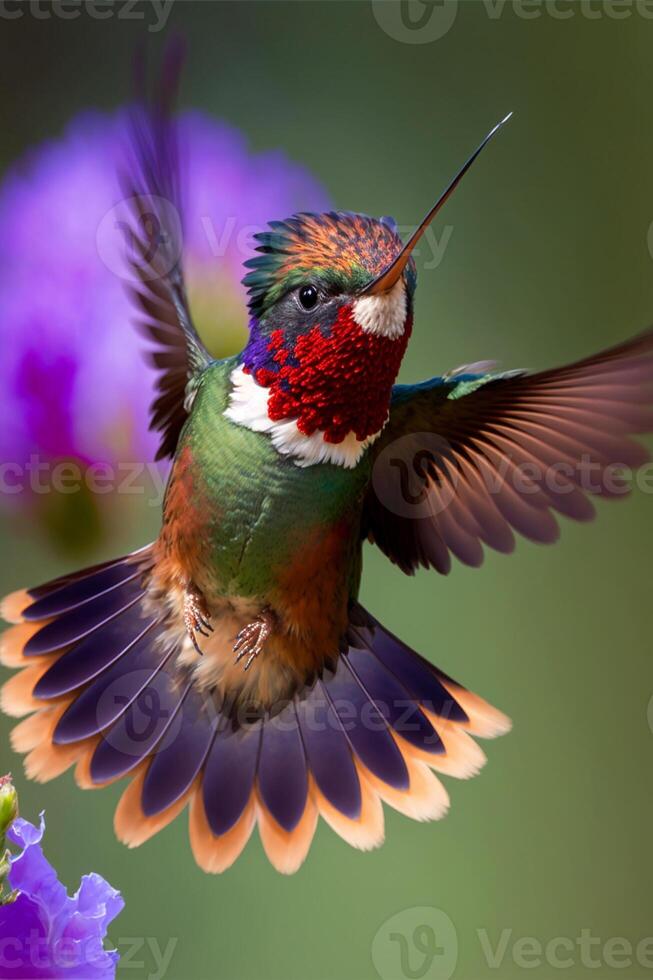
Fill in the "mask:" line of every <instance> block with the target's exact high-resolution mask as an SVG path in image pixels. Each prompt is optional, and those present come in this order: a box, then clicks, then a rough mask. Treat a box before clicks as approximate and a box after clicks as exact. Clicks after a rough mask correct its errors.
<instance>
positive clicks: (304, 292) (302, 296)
mask: <svg viewBox="0 0 653 980" xmlns="http://www.w3.org/2000/svg"><path fill="white" fill-rule="evenodd" d="M298 298H299V305H300V306H301V307H302V309H303V310H314V309H315V307H316V306H317V303H318V299H319V296H318V292H317V289H316V288H315V286H302V287H301V289H300V290H299V293H298Z"/></svg>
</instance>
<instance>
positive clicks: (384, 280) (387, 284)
mask: <svg viewBox="0 0 653 980" xmlns="http://www.w3.org/2000/svg"><path fill="white" fill-rule="evenodd" d="M511 116H512V112H509V113H508V115H507V116H506V117H505V118H504V119H502V120H501V122H498V123H497V124H496V126H495V127H494V129H491V130H490V132H489V133H488V134H487V136H486V137H485V139H484V140H483V142H482V143H481V144H480V146H478V147H477V148H476V150H474V152H473V153H472V155H471V157H470V158H469V160H468V161H467V162H466V163H465V164H463V166H462V167H461V168H460V170H459V171H458V173H457V174H456V176H455V177H454V179H453V180H452V181H451V183H450V184H449V186H448V187H447V189H446V191H445V192H444V193H443V194H441V195H440V197H439V198H438V199H437V201H436V202H435V204H434V205H433V207H432V208H431V210H430V211H429V213H428V214H427V215H426V217H425V218H424V219H423V220H422V221H421V222H420V224H419V225H418V226H417V229H416V230H415V231H414V232H413V234H412V235H411V236H410V238H409V239H408V241H407V242H406V244H405V245H404V247H403V248H402V250H401V252H400V253H399V255H398V256H397V257H396V259H393V261H392V262H391V263H390V265H389V266H388V267H387V268H386V269H384V270H383V272H381V273H380V275H378V276H377V277H376V279H373V280H372V282H370V283H368V284H367V286H365V288H364V289H362V290H361V292H360V294H359V295H361V296H372V295H374V294H375V293H385V292H387V291H388V290H389V289H392V287H393V286H394V284H395V283H396V282H397V280H398V279H399V277H400V276H401V274H402V272H403V271H404V269H405V268H406V265H407V263H408V259H409V258H410V253H411V252H412V251H413V249H414V248H415V246H416V245H417V243H418V241H419V240H420V238H421V237H422V235H423V234H424V232H425V231H426V229H427V228H428V226H429V225H430V224H431V222H432V221H433V219H434V217H435V216H436V214H437V213H438V211H439V210H440V208H441V207H442V205H443V204H444V203H445V201H447V200H448V199H449V197H450V196H451V195H452V194H453V192H454V191H455V189H456V187H457V186H458V184H459V183H460V181H461V180H462V179H463V177H464V176H465V174H466V173H467V171H468V170H469V168H470V167H471V165H472V164H473V163H474V160H476V157H477V156H478V155H479V154H480V152H481V150H483V149H484V147H485V146H487V144H488V143H489V142H490V140H491V139H492V137H493V136H494V135H495V133H498V132H499V130H500V129H501V127H502V126H503V124H504V123H507V122H508V120H509V119H510V117H511Z"/></svg>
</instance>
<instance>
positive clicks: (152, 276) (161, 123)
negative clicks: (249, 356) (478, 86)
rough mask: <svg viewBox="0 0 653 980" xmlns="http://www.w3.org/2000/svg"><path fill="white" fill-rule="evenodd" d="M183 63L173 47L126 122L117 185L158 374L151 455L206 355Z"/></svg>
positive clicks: (176, 423)
mask: <svg viewBox="0 0 653 980" xmlns="http://www.w3.org/2000/svg"><path fill="white" fill-rule="evenodd" d="M180 66H181V52H180V50H179V48H177V47H174V48H170V49H169V50H168V52H167V56H166V59H165V62H164V66H163V70H162V74H161V80H160V83H159V86H158V92H157V95H156V98H155V99H154V100H152V101H150V102H148V101H147V100H145V99H143V103H142V105H141V106H139V107H138V108H137V109H136V110H135V111H134V112H133V114H132V118H131V161H130V168H129V172H128V173H127V174H125V175H124V177H123V180H122V184H123V189H124V192H125V195H126V198H127V202H126V203H127V207H128V219H127V229H126V230H127V232H128V237H129V244H130V255H129V264H130V268H131V271H132V273H133V282H132V283H130V286H129V292H130V295H131V298H132V299H133V301H134V304H135V306H136V309H137V319H136V325H137V327H138V329H139V330H140V331H141V332H142V333H143V334H144V335H145V337H146V338H147V339H148V340H149V341H152V342H153V343H154V349H152V350H150V351H149V354H148V357H149V359H150V360H151V362H152V364H153V365H154V366H155V368H156V369H157V371H158V379H157V382H156V388H157V396H156V398H155V399H154V401H153V403H152V406H151V409H150V428H151V429H155V430H156V431H158V432H160V433H161V444H160V446H159V450H158V452H157V455H156V458H157V459H163V458H164V457H166V456H173V455H174V452H175V449H176V446H177V441H178V439H179V433H180V432H181V429H182V426H183V424H184V422H185V421H186V417H187V407H188V404H189V397H190V395H192V392H193V389H194V386H195V385H196V383H197V379H198V378H199V376H200V375H201V373H202V371H203V370H204V368H205V367H206V366H207V365H208V364H209V363H210V361H211V358H210V355H209V354H208V352H207V350H206V349H205V347H204V345H203V344H202V341H201V340H200V338H199V336H198V334H197V331H196V329H195V327H194V326H193V321H192V319H191V315H190V310H189V307H188V300H187V297H186V289H185V285H184V276H183V271H182V265H181V252H182V220H181V199H180V188H179V183H180V181H179V165H178V148H177V139H176V132H175V127H174V123H173V121H172V119H171V111H172V107H173V104H174V95H175V92H176V89H177V81H178V77H179V70H180Z"/></svg>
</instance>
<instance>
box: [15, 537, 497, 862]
mask: <svg viewBox="0 0 653 980" xmlns="http://www.w3.org/2000/svg"><path fill="white" fill-rule="evenodd" d="M152 560H153V559H152V549H151V548H145V549H143V550H142V551H139V552H137V553H135V554H133V555H130V556H127V557H125V558H121V559H118V560H116V561H114V562H109V563H106V564H104V565H99V566H95V567H94V568H90V569H87V570H85V571H83V572H80V573H78V574H75V575H71V576H67V577H63V578H60V579H58V580H56V581H55V582H51V583H49V584H48V585H46V586H42V587H40V588H38V589H32V590H29V591H23V592H17V593H14V594H13V595H11V596H9V597H7V598H6V599H5V600H4V602H3V603H2V606H1V607H0V611H1V613H2V616H3V617H4V618H5V619H7V620H8V621H10V622H12V623H14V624H15V625H14V626H13V627H12V628H11V629H9V630H7V631H6V632H5V633H4V635H3V636H2V637H1V638H0V662H2V664H4V665H5V666H8V667H12V668H21V669H20V672H19V673H17V674H16V675H14V677H13V678H12V679H11V680H9V681H8V682H7V683H6V684H5V686H4V687H3V689H2V692H1V695H0V703H1V706H2V709H3V710H4V711H5V712H6V713H7V714H8V715H11V716H14V717H21V716H26V717H25V718H24V719H23V720H22V721H21V722H20V724H19V725H18V726H17V727H16V728H15V729H14V731H13V733H12V745H13V747H14V749H15V751H17V752H21V753H25V754H26V759H25V769H26V772H27V775H28V776H29V777H31V778H32V779H36V780H39V781H47V780H49V779H53V778H54V777H55V776H58V775H60V774H61V773H63V772H64V771H65V770H67V769H68V768H70V767H71V766H75V767H76V768H75V777H76V780H77V782H78V784H79V785H80V786H81V787H83V788H95V787H99V786H103V785H107V784H108V783H112V782H114V781H115V780H118V779H120V778H123V777H129V779H130V781H129V784H128V786H127V789H126V790H125V793H124V794H123V796H122V798H121V800H120V803H119V805H118V808H117V811H116V815H115V828H116V833H117V835H118V837H119V838H120V839H121V840H122V841H124V843H126V844H127V845H129V846H131V847H135V846H137V845H139V844H142V843H143V842H144V841H146V840H147V839H148V838H149V837H151V836H152V835H153V834H155V833H157V832H158V831H159V830H161V829H162V828H163V827H165V826H166V825H167V824H168V823H169V822H170V821H171V820H172V819H173V818H174V817H175V816H177V814H179V813H180V812H181V811H182V810H183V809H184V808H185V807H186V806H187V805H188V808H189V822H190V841H191V846H192V850H193V853H194V855H195V859H196V860H197V862H198V864H199V865H200V866H201V867H202V868H203V869H204V870H206V871H209V872H220V871H224V870H225V869H226V868H228V867H229V866H230V865H231V864H232V863H233V861H235V859H236V858H237V857H238V855H239V854H240V852H241V851H242V849H243V848H244V846H245V844H246V843H247V840H248V838H249V837H250V835H251V833H252V830H253V829H254V827H255V825H258V830H259V834H260V837H261V841H262V844H263V847H264V849H265V852H266V854H267V856H268V858H269V859H270V861H271V862H272V864H273V865H274V867H275V868H277V869H278V870H279V871H281V872H284V873H292V872H294V871H296V870H297V869H298V868H299V866H300V865H301V863H302V862H303V860H304V858H305V857H306V854H307V852H308V849H309V847H310V844H311V840H312V838H313V834H314V832H315V828H316V825H317V821H318V816H321V817H322V818H323V819H324V821H325V822H326V823H327V824H328V825H329V826H330V827H331V828H332V829H333V830H335V831H336V833H338V834H339V835H340V836H341V837H342V838H344V840H346V841H347V842H348V843H349V844H351V845H352V846H353V847H357V848H361V849H364V850H366V849H370V848H373V847H377V846H378V845H379V844H381V842H382V840H383V834H384V827H383V807H382V802H385V803H387V804H388V805H390V806H392V807H394V808H395V809H397V810H399V811H400V812H401V813H404V814H406V815H407V816H410V817H413V818H414V819H416V820H436V819H438V818H440V817H442V816H443V815H444V814H445V813H446V811H447V808H448V805H449V798H448V795H447V792H446V790H445V788H444V786H443V785H442V783H441V781H440V779H439V778H438V777H437V776H436V775H435V773H442V774H445V775H447V776H455V777H458V778H461V779H465V778H468V777H470V776H473V775H475V774H476V773H477V772H478V771H479V770H480V768H481V767H482V766H483V764H484V762H485V756H484V754H483V752H482V751H481V749H480V748H479V746H478V745H477V743H476V742H475V741H474V738H473V737H472V736H475V737H479V738H492V737H494V736H496V735H500V734H502V733H503V732H506V731H507V730H508V729H509V727H510V722H509V721H508V719H507V718H506V717H505V715H503V714H501V713H500V712H499V711H497V710H496V709H495V708H492V707H491V706H490V705H489V704H487V703H486V702H485V701H483V700H482V699H481V698H479V697H478V696H477V695H475V694H472V693H471V692H469V691H467V690H466V689H465V688H463V687H461V686H460V685H459V684H457V683H456V682H455V681H453V680H451V678H449V677H447V676H446V675H445V674H443V673H442V672H441V671H439V670H437V669H436V668H435V667H433V666H432V665H431V664H430V663H428V662H427V661H426V660H424V659H423V658H422V657H420V656H419V655H418V654H417V653H415V652H414V651H413V650H411V649H410V648H409V647H407V646H406V645H405V644H404V643H402V642H401V641H400V640H398V639H397V638H396V637H394V636H393V635H392V634H391V633H389V632H388V631H387V630H386V629H384V627H383V626H381V624H380V623H378V622H377V621H376V620H375V619H374V618H373V617H371V616H370V615H369V614H368V613H367V612H365V610H363V609H362V607H361V606H359V605H357V604H354V606H353V607H352V611H351V621H350V628H349V647H348V651H347V652H346V653H343V654H342V655H341V656H340V657H339V659H338V661H337V665H336V666H335V669H333V670H325V671H324V672H323V674H322V676H320V677H318V678H314V679H312V681H311V682H310V683H309V684H308V685H307V686H306V687H305V688H304V690H303V691H301V692H300V693H298V694H297V695H295V696H294V698H293V699H292V700H290V701H286V702H284V703H283V704H282V705H279V706H277V710H275V711H272V712H268V713H267V714H266V715H265V716H264V717H260V716H259V717H250V718H247V719H245V718H243V717H241V716H240V715H239V714H238V713H237V712H235V711H234V706H233V704H231V705H229V704H228V703H227V701H225V700H224V699H222V698H221V697H220V696H218V694H217V692H215V691H213V692H207V691H200V690H199V689H198V688H197V687H196V686H195V685H194V684H193V679H192V675H191V674H190V673H184V668H183V667H182V666H180V662H179V661H178V657H177V654H178V653H179V640H178V638H177V639H176V640H175V641H174V642H173V641H171V640H170V634H169V632H167V631H166V625H165V624H166V610H165V609H164V608H161V609H159V608H153V605H152V602H151V599H149V598H148V596H147V591H146V590H147V580H148V576H149V572H150V569H151V567H152Z"/></svg>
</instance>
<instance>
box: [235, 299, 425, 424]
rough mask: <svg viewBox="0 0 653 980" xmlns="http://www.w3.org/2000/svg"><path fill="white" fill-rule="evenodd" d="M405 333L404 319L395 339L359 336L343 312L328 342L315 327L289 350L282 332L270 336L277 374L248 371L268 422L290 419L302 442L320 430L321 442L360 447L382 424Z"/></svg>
mask: <svg viewBox="0 0 653 980" xmlns="http://www.w3.org/2000/svg"><path fill="white" fill-rule="evenodd" d="M411 328H412V317H410V316H409V317H408V319H407V320H406V325H405V330H404V333H403V334H402V336H401V337H397V338H396V339H392V338H390V337H382V336H379V335H377V334H374V333H370V332H367V331H364V330H362V329H361V328H360V326H359V325H358V324H357V323H356V321H355V320H354V318H353V315H352V310H351V307H349V306H346V307H343V308H342V309H341V310H340V311H339V313H338V317H337V319H336V321H335V323H334V324H333V325H332V326H331V328H330V330H329V334H328V336H325V335H324V334H323V333H322V331H321V330H320V326H319V325H316V326H314V327H312V328H311V330H309V331H308V332H307V333H305V334H302V335H301V336H300V337H298V338H297V340H296V342H295V346H294V349H292V350H289V349H288V348H287V347H284V341H285V339H286V338H285V336H284V333H283V331H282V330H275V331H274V333H272V334H271V336H270V339H269V343H268V348H269V352H270V355H271V359H272V361H273V362H274V363H275V364H277V365H278V369H277V370H271V369H269V368H258V369H257V370H255V371H254V378H255V380H256V382H257V384H259V385H261V386H263V387H265V388H269V389H270V397H269V399H268V416H269V418H270V419H271V420H272V421H273V422H280V421H283V420H284V419H296V421H297V428H298V429H299V431H300V432H303V433H304V435H307V436H311V435H313V433H314V432H316V431H317V430H318V429H320V430H322V431H323V432H324V439H325V442H332V443H339V442H342V441H343V439H344V438H345V436H347V434H348V433H350V432H353V433H355V435H356V438H357V439H359V440H361V441H362V440H364V439H367V438H368V436H371V435H374V434H375V433H376V432H378V431H379V430H380V429H382V428H383V426H384V424H385V421H386V418H387V415H388V407H389V405H390V394H391V391H392V385H393V384H394V381H395V378H396V377H397V374H398V372H399V366H400V364H401V360H402V358H403V356H404V353H405V351H406V345H407V343H408V338H409V337H410V333H411Z"/></svg>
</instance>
